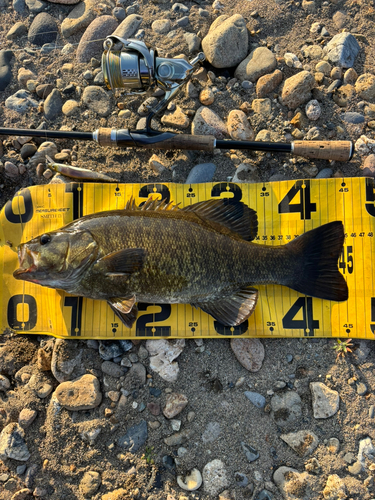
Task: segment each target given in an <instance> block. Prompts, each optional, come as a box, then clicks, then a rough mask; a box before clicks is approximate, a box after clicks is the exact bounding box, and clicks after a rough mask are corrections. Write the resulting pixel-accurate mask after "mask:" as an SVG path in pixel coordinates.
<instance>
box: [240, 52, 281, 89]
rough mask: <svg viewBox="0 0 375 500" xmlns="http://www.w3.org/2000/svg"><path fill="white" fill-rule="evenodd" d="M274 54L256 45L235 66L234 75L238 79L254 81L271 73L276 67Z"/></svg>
mask: <svg viewBox="0 0 375 500" xmlns="http://www.w3.org/2000/svg"><path fill="white" fill-rule="evenodd" d="M276 64H277V62H276V58H275V55H274V54H273V53H272V52H271V51H270V50H269V49H267V48H266V47H258V48H256V49H255V50H254V51H253V52H251V53H250V54H249V55H248V56H247V57H246V59H244V60H243V61H242V62H241V63H240V64H239V65H238V66H237V68H236V71H235V72H234V76H235V77H236V78H237V79H238V80H240V81H243V80H248V81H250V82H253V83H254V82H256V81H257V80H258V79H259V78H260V77H262V76H264V75H266V74H268V73H272V72H273V71H274V70H275V68H276Z"/></svg>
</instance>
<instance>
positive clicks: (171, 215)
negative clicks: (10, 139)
mask: <svg viewBox="0 0 375 500" xmlns="http://www.w3.org/2000/svg"><path fill="white" fill-rule="evenodd" d="M257 233H258V217H257V214H256V212H255V211H254V210H253V209H251V208H250V207H248V206H247V205H246V204H244V203H242V202H240V201H233V200H230V199H210V200H207V201H202V202H198V203H195V204H192V205H189V206H186V207H184V208H179V206H178V205H174V204H173V203H172V202H170V203H167V202H166V201H158V200H155V199H154V200H153V199H152V198H149V199H148V200H147V201H146V202H145V203H144V204H143V206H137V205H136V203H135V200H134V199H130V200H129V201H128V202H127V204H126V206H125V208H124V209H122V210H111V211H105V212H98V213H93V214H90V215H85V216H84V217H82V218H80V219H77V220H74V221H73V222H71V223H69V224H68V225H66V226H64V227H62V228H60V229H57V230H55V231H51V232H48V233H44V234H42V235H40V236H38V237H36V238H33V239H31V240H30V241H28V242H26V243H22V244H21V245H20V246H19V247H18V258H19V266H20V267H19V268H18V269H16V270H15V271H14V273H13V276H14V278H15V279H18V280H25V281H29V282H32V283H37V284H39V285H42V286H46V287H50V288H55V289H59V290H64V291H65V292H68V293H70V294H73V295H75V296H82V297H88V298H90V299H96V300H105V301H107V302H108V304H109V306H110V307H111V309H112V310H113V312H114V313H115V314H116V315H117V316H118V317H119V318H120V319H121V321H122V322H123V323H124V324H125V325H126V326H127V327H128V328H131V327H132V325H133V324H134V322H135V320H136V318H137V314H138V309H137V302H145V303H160V304H163V303H168V304H191V305H192V306H194V307H196V308H198V307H199V308H201V309H202V310H203V311H204V312H206V313H208V314H210V315H211V316H212V317H213V318H214V319H215V320H217V321H219V322H220V323H222V324H223V325H226V326H237V325H239V324H241V323H243V322H244V321H245V320H246V319H248V318H249V317H250V315H251V314H252V313H253V312H254V310H255V307H256V304H257V300H258V295H259V292H258V290H257V289H256V288H255V287H256V286H257V285H258V286H259V285H267V284H278V285H283V286H286V287H289V288H291V289H293V290H296V291H297V292H300V293H302V294H305V295H309V296H313V297H318V298H321V299H325V300H332V301H345V300H347V299H348V295H349V293H348V286H347V283H346V281H345V279H344V277H343V276H342V274H341V273H340V272H339V269H338V259H339V256H340V253H341V250H342V247H343V242H344V228H343V223H342V222H341V221H333V222H329V223H327V224H324V225H322V226H319V227H317V228H315V229H312V230H310V231H307V232H306V233H304V234H302V235H300V236H298V237H297V238H295V239H294V240H292V241H290V242H288V243H287V244H284V245H283V244H281V245H274V246H271V245H265V244H259V243H254V242H253V240H254V239H255V238H256V236H257Z"/></svg>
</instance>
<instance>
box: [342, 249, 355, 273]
mask: <svg viewBox="0 0 375 500" xmlns="http://www.w3.org/2000/svg"><path fill="white" fill-rule="evenodd" d="M352 253H353V247H352V246H351V245H348V246H347V247H346V252H345V246H344V247H342V250H341V255H340V261H339V268H340V269H342V272H343V274H345V270H347V271H348V273H349V274H352V272H353V256H352ZM345 254H346V255H345Z"/></svg>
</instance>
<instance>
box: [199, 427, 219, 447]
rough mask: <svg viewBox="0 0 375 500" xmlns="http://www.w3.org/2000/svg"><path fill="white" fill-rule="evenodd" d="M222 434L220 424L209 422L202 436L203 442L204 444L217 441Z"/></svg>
mask: <svg viewBox="0 0 375 500" xmlns="http://www.w3.org/2000/svg"><path fill="white" fill-rule="evenodd" d="M220 432H221V427H220V424H219V422H208V424H207V425H206V428H205V430H204V432H203V434H202V441H203V442H204V443H212V442H213V441H216V439H217V438H218V437H219V435H220Z"/></svg>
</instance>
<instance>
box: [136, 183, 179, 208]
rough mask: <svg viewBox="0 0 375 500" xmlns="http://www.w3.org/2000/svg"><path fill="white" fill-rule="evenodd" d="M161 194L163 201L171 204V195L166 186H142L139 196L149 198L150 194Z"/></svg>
mask: <svg viewBox="0 0 375 500" xmlns="http://www.w3.org/2000/svg"><path fill="white" fill-rule="evenodd" d="M156 193H160V194H161V199H162V200H165V201H166V202H167V203H169V201H170V199H171V193H170V191H169V189H168V187H167V186H165V185H164V184H146V186H142V187H141V189H140V190H139V193H138V196H139V197H140V198H148V197H149V195H150V194H156Z"/></svg>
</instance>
